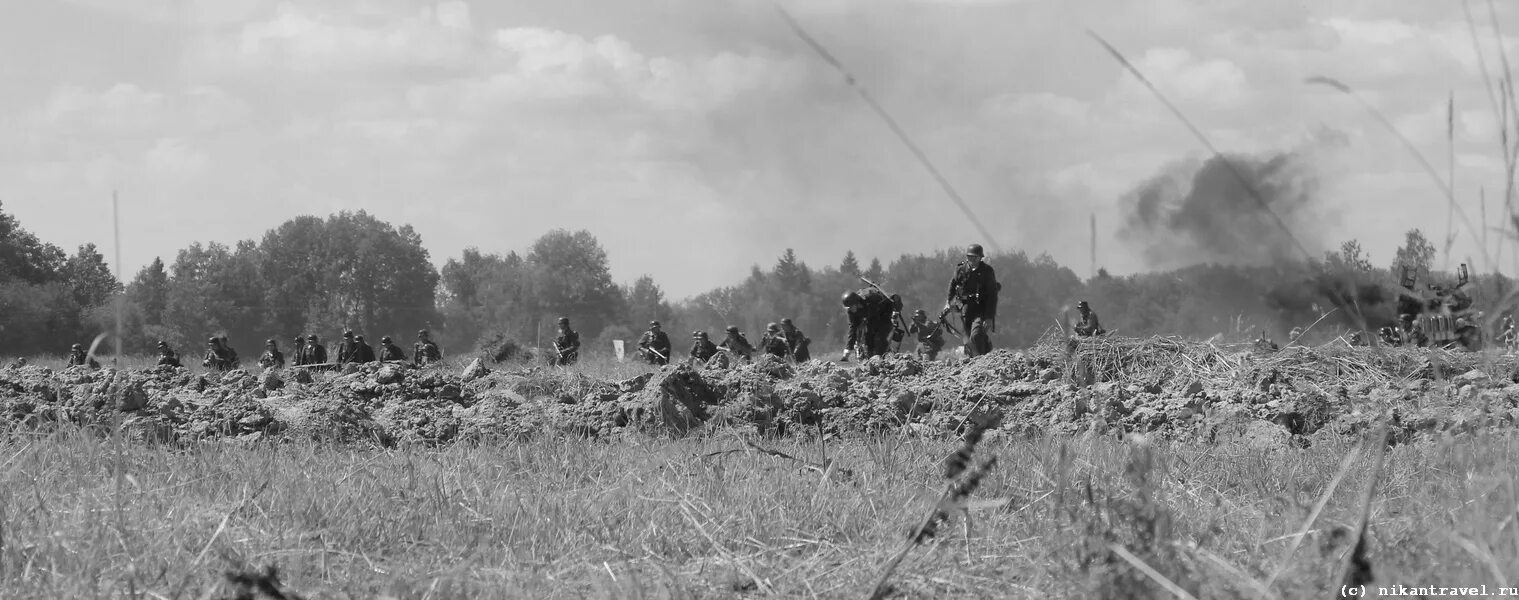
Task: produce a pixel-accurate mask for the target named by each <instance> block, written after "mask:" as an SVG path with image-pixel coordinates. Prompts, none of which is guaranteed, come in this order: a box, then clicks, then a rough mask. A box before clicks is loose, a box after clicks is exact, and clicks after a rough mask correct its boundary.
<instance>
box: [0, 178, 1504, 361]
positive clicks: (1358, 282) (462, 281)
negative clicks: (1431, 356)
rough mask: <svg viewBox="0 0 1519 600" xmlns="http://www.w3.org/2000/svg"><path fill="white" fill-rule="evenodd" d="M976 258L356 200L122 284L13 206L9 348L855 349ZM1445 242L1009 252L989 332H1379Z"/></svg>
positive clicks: (92, 250)
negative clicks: (747, 249)
mask: <svg viewBox="0 0 1519 600" xmlns="http://www.w3.org/2000/svg"><path fill="white" fill-rule="evenodd" d="M0 209H3V207H0ZM963 254H964V251H963V249H962V248H957V247H954V248H947V249H944V250H940V251H937V252H934V253H929V254H915V255H909V254H904V255H901V256H899V257H898V258H896V259H895V260H892V261H891V262H890V263H885V264H883V263H882V262H881V261H880V260H879V259H875V258H873V259H871V260H870V261H869V262H868V263H866V264H862V262H861V260H860V258H859V257H857V256H856V255H855V254H854V253H853V252H847V253H846V254H845V255H844V256H843V257H842V258H841V259H840V260H839V263H838V264H836V265H825V266H822V267H813V266H811V265H808V264H807V263H805V262H803V261H802V260H800V259H799V258H798V257H797V256H796V253H795V252H794V251H793V250H791V249H786V250H784V251H782V252H781V253H780V255H779V256H778V257H777V258H776V259H775V261H774V262H773V263H771V264H768V265H765V266H761V265H759V264H755V265H752V266H751V267H750V269H749V273H748V275H747V277H746V278H744V279H743V280H741V281H739V282H738V283H736V284H732V285H728V286H723V287H717V288H714V289H712V290H710V291H707V292H705V293H702V294H699V295H696V296H695V297H692V298H690V299H687V300H684V301H679V302H674V301H671V300H670V299H668V298H667V297H666V296H665V293H664V291H663V290H662V289H661V288H660V286H659V285H658V284H657V283H656V282H655V281H654V279H653V278H652V277H649V276H647V275H645V276H642V277H639V278H638V279H636V280H635V281H634V282H633V283H632V284H622V285H620V284H618V283H616V282H614V281H613V278H612V275H611V272H610V270H609V267H608V257H607V253H606V250H605V249H604V248H603V247H602V246H601V244H600V243H599V242H598V241H597V240H596V238H595V237H594V236H592V235H591V234H590V233H589V232H586V231H567V230H555V231H550V232H548V233H546V234H544V235H543V236H542V237H540V238H538V239H537V240H535V241H533V242H532V243H531V244H530V245H528V246H527V247H525V248H523V249H522V252H521V253H519V252H517V251H511V252H508V253H506V254H505V255H502V254H487V253H482V252H480V251H479V250H477V249H474V248H471V249H467V250H465V251H464V252H463V253H462V254H461V255H460V256H458V257H455V258H450V259H448V260H447V261H446V262H445V264H444V265H443V267H442V268H441V269H437V268H435V267H434V266H433V263H432V259H431V257H430V255H429V253H428V251H427V249H426V248H425V247H424V246H423V242H422V239H421V236H419V235H418V234H417V233H416V231H414V230H413V229H412V228H411V227H410V226H409V225H403V226H400V227H396V226H394V225H392V224H389V223H386V222H384V221H381V220H379V219H376V218H375V217H373V216H371V215H369V214H367V213H366V212H364V211H358V212H346V211H345V212H340V213H337V214H334V215H330V216H328V217H326V218H318V217H314V216H301V217H296V218H294V219H291V220H289V221H286V222H285V223H284V224H282V225H280V226H279V227H277V228H275V229H272V230H270V231H268V232H266V233H265V234H264V236H263V238H262V239H260V240H257V241H254V240H244V241H240V242H237V243H235V244H234V245H232V246H227V245H224V244H221V243H217V242H208V243H205V244H201V243H199V242H197V243H192V244H190V246H188V247H186V248H184V249H182V250H180V251H179V252H178V254H177V255H176V256H174V257H173V260H172V262H167V263H166V262H165V261H164V260H162V258H159V259H155V260H154V261H153V262H152V263H150V264H149V265H147V266H146V267H143V268H142V269H141V270H140V271H138V272H137V273H136V274H135V276H133V277H132V279H131V281H130V282H128V283H126V284H125V285H123V283H122V282H120V281H118V280H117V279H116V277H115V275H113V273H112V270H111V269H110V268H109V266H108V265H107V263H106V261H105V260H104V258H103V257H102V256H101V254H100V253H99V252H98V250H97V249H96V247H95V246H94V245H93V244H86V245H84V246H81V247H79V248H78V249H77V251H76V252H75V253H74V254H72V255H69V254H67V253H66V252H64V251H63V250H61V249H60V248H58V247H56V246H54V245H52V244H48V243H46V242H43V241H41V240H39V239H37V237H36V236H35V235H33V234H31V233H30V232H28V231H26V230H25V229H24V228H22V227H21V225H20V224H19V223H18V222H17V221H16V220H15V219H14V218H13V217H11V216H10V215H7V214H5V213H4V211H3V210H0V335H3V336H4V339H5V340H6V342H7V353H10V354H17V355H27V354H59V353H63V352H65V351H66V350H67V348H68V346H69V345H70V344H72V343H76V342H78V343H87V342H88V341H89V340H90V339H92V338H93V337H94V336H95V335H97V334H98V333H99V332H104V331H113V330H114V327H115V319H116V315H117V313H118V312H119V313H120V314H121V315H122V318H123V323H124V335H123V344H124V350H125V351H126V352H128V353H131V354H148V353H152V352H153V350H154V345H155V344H156V342H157V341H158V340H165V341H168V342H169V343H170V344H172V345H173V346H174V347H176V348H179V349H181V351H184V350H191V351H198V350H199V348H201V347H203V346H204V344H205V341H206V339H207V338H209V337H216V336H227V337H228V338H229V339H230V340H231V341H232V344H233V345H234V347H241V348H245V350H244V352H248V351H252V350H254V349H256V348H258V347H259V346H261V345H262V343H263V340H264V339H266V338H274V339H276V340H278V341H279V342H280V345H281V347H288V344H289V343H290V340H291V338H293V337H294V336H296V335H309V334H316V335H318V336H320V337H321V338H322V339H323V340H331V339H334V338H336V337H338V336H339V335H340V334H341V333H342V332H343V331H345V330H350V329H351V330H353V331H355V332H356V333H359V334H362V335H365V336H366V337H368V338H369V339H370V340H374V341H378V339H379V338H380V337H381V336H382V335H390V336H392V337H395V338H396V340H397V342H398V343H403V345H404V342H405V341H406V340H410V339H412V338H413V336H414V333H415V330H417V329H429V330H430V331H431V332H432V334H433V338H434V339H435V340H436V341H438V342H439V343H440V344H441V345H443V347H444V348H445V351H447V352H452V353H463V352H470V351H473V350H474V349H475V346H476V345H477V344H480V343H482V342H483V341H484V340H500V339H503V338H505V339H510V340H515V341H517V342H518V343H519V344H522V345H527V346H536V347H544V346H547V345H548V344H549V342H550V340H551V339H552V338H553V336H554V335H555V324H554V323H555V320H556V319H557V318H558V317H560V316H566V317H569V318H570V319H572V321H573V323H574V326H575V329H576V330H577V331H579V332H580V334H581V336H582V339H583V340H585V341H586V342H587V344H586V352H588V353H597V352H611V348H612V344H611V340H616V339H620V340H628V341H632V340H636V339H637V338H638V336H639V334H640V333H641V332H642V331H643V330H644V329H645V328H646V326H647V323H648V322H649V321H651V320H657V321H660V322H661V323H662V324H663V326H664V329H665V330H666V331H667V332H670V334H671V335H672V336H674V338H675V339H674V340H673V341H675V342H676V344H677V347H683V346H684V340H685V337H686V335H687V334H688V333H689V332H690V331H692V330H698V329H699V330H704V331H707V332H709V333H710V334H714V335H719V336H720V332H721V330H722V329H723V328H724V327H726V326H729V325H735V326H738V327H739V328H740V329H741V330H743V331H744V332H746V333H747V334H748V335H749V336H751V337H757V336H758V335H759V333H760V332H762V331H763V330H764V328H765V325H766V324H768V323H770V322H778V321H780V320H781V319H782V318H790V319H792V320H793V322H794V323H795V324H796V325H797V326H798V327H799V328H800V329H802V331H803V332H805V333H806V334H807V335H808V337H810V338H812V340H813V341H814V344H813V346H814V348H817V349H820V350H823V349H831V348H841V347H842V345H843V341H844V339H845V337H846V336H847V327H848V325H847V320H846V317H845V314H844V311H843V310H842V308H841V306H840V304H839V297H840V295H841V294H842V293H843V292H845V291H848V290H855V289H860V288H863V287H866V285H867V284H866V283H865V280H866V279H868V280H870V281H872V282H875V283H877V284H879V285H880V286H881V287H882V288H884V289H885V290H886V291H887V292H888V293H894V294H899V295H900V296H901V297H902V299H903V303H904V306H905V310H904V313H905V315H904V316H908V317H910V316H911V313H912V311H913V310H915V309H920V308H921V309H923V310H924V311H926V312H927V313H928V314H929V317H930V318H931V319H932V318H936V317H937V316H938V312H939V309H940V308H941V307H942V306H943V305H944V299H945V295H946V292H947V285H948V282H949V279H950V277H951V276H952V274H953V272H954V267H955V265H956V263H958V262H960V261H961V260H963ZM1436 256H1437V253H1436V250H1435V248H1434V246H1433V245H1432V244H1431V243H1430V242H1429V241H1428V240H1427V239H1426V238H1425V237H1424V235H1423V234H1422V233H1421V232H1419V231H1418V230H1412V231H1409V232H1408V233H1407V236H1406V240H1405V244H1404V245H1403V246H1402V247H1400V248H1397V249H1396V250H1395V252H1394V254H1393V257H1392V261H1391V262H1390V263H1389V265H1388V266H1387V267H1376V266H1374V265H1373V263H1372V262H1371V259H1370V258H1369V256H1368V255H1367V253H1366V252H1365V251H1364V250H1363V249H1362V248H1361V247H1360V245H1359V244H1358V243H1357V242H1355V241H1349V242H1345V243H1344V244H1343V245H1342V246H1341V248H1340V249H1339V251H1337V252H1331V253H1327V254H1326V255H1325V256H1324V257H1322V258H1321V259H1317V260H1311V261H1306V262H1302V263H1293V264H1284V265H1275V266H1255V267H1245V266H1227V265H1217V264H1205V265H1198V266H1193V267H1187V268H1184V269H1179V270H1175V271H1167V272H1153V273H1142V274H1136V275H1129V276H1113V275H1110V274H1108V273H1107V272H1106V271H1099V272H1098V273H1097V274H1095V275H1094V276H1092V277H1089V278H1087V279H1082V278H1081V277H1079V276H1078V275H1076V273H1075V272H1073V271H1072V270H1071V269H1069V268H1067V267H1065V266H1062V265H1060V264H1059V263H1057V262H1056V261H1055V260H1054V259H1052V258H1051V257H1050V256H1048V255H1047V254H1040V255H1034V256H1031V255H1029V254H1027V253H1025V252H1021V251H1015V252H1008V253H1002V254H996V255H992V256H988V257H987V262H988V263H989V264H991V265H992V266H993V267H994V268H995V269H996V272H997V277H998V280H999V281H1000V282H1001V283H1002V285H1003V288H1002V292H1001V297H1000V299H999V310H998V317H997V323H996V331H995V333H993V334H992V341H993V344H994V345H995V346H997V347H1023V346H1028V345H1030V344H1033V343H1035V342H1036V341H1038V340H1039V339H1040V338H1041V337H1042V336H1044V335H1047V334H1049V333H1051V332H1052V331H1055V330H1057V329H1058V328H1060V327H1064V326H1068V325H1069V323H1070V322H1071V321H1072V320H1074V319H1075V318H1076V316H1075V314H1074V307H1075V304H1076V302H1078V301H1080V300H1087V301H1088V302H1090V303H1091V306H1092V307H1093V309H1095V310H1096V311H1097V312H1098V314H1099V316H1100V317H1101V319H1102V322H1103V325H1104V327H1105V328H1107V329H1108V330H1110V331H1114V332H1116V333H1118V334H1119V335H1134V336H1143V335H1151V334H1162V335H1181V336H1189V337H1212V336H1215V335H1218V334H1223V335H1225V336H1226V337H1230V338H1233V339H1243V338H1245V337H1248V336H1254V335H1256V334H1258V333H1259V332H1261V331H1265V332H1266V333H1268V335H1271V336H1274V337H1282V336H1285V331H1286V329H1288V328H1291V327H1293V326H1307V325H1308V324H1309V323H1312V322H1315V321H1319V320H1320V318H1321V317H1323V319H1322V322H1321V323H1320V325H1318V327H1317V329H1318V330H1319V331H1320V332H1321V335H1332V334H1334V333H1336V332H1342V331H1344V330H1345V329H1347V328H1355V327H1360V326H1361V325H1362V324H1364V325H1366V326H1367V327H1369V328H1371V329H1373V330H1374V329H1375V328H1376V327H1379V326H1381V325H1385V324H1390V323H1392V322H1393V320H1395V319H1396V317H1397V315H1396V314H1394V312H1395V307H1396V295H1395V291H1396V289H1397V287H1396V286H1397V283H1398V275H1399V274H1400V273H1401V272H1402V269H1403V268H1404V267H1408V268H1411V269H1414V270H1415V271H1417V273H1418V274H1419V287H1420V288H1421V289H1422V288H1423V287H1424V286H1425V284H1426V283H1428V282H1436V281H1440V282H1445V283H1447V284H1449V283H1451V282H1452V281H1451V280H1452V279H1453V278H1452V276H1451V275H1450V274H1448V273H1444V272H1441V271H1437V270H1436V269H1435V268H1434V261H1435V258H1436ZM862 278H863V279H862ZM1472 287H1473V288H1475V292H1474V295H1475V296H1476V297H1477V299H1478V302H1479V307H1481V308H1485V309H1488V310H1492V309H1494V308H1495V307H1496V305H1495V304H1494V303H1495V302H1496V301H1497V300H1498V299H1500V298H1502V297H1503V296H1504V294H1506V293H1508V292H1509V291H1511V290H1512V289H1513V285H1512V282H1511V281H1510V280H1508V279H1507V278H1505V277H1502V276H1497V275H1482V276H1475V277H1474V281H1473V286H1472ZM1325 315H1328V316H1327V317H1326V316H1325ZM949 341H950V343H951V344H955V343H957V342H956V341H955V340H953V339H950V340H949Z"/></svg>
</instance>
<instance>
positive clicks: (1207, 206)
mask: <svg viewBox="0 0 1519 600" xmlns="http://www.w3.org/2000/svg"><path fill="white" fill-rule="evenodd" d="M1229 162H1230V163H1232V165H1233V167H1234V169H1235V170H1238V171H1239V174H1240V175H1243V176H1244V179H1246V180H1247V181H1249V182H1250V184H1251V187H1253V188H1254V189H1255V191H1256V192H1258V193H1259V194H1260V196H1261V197H1262V198H1264V199H1265V201H1266V206H1267V207H1269V209H1270V212H1268V211H1267V208H1265V207H1263V206H1262V204H1261V202H1260V201H1259V200H1257V199H1256V197H1255V196H1252V195H1251V194H1250V192H1249V191H1248V190H1247V189H1246V188H1245V187H1244V186H1243V185H1241V183H1240V181H1239V177H1237V176H1236V175H1235V173H1234V172H1233V171H1231V169H1230V165H1229V164H1227V163H1225V162H1224V161H1223V160H1222V159H1220V158H1218V157H1213V158H1209V159H1208V160H1206V161H1203V162H1201V163H1199V162H1197V161H1186V162H1182V163H1178V164H1174V165H1171V166H1170V167H1168V168H1166V169H1165V170H1164V171H1163V172H1162V173H1161V174H1159V175H1157V176H1155V177H1153V178H1151V179H1150V180H1148V181H1146V182H1144V183H1142V184H1140V185H1139V186H1138V187H1137V188H1135V189H1134V190H1132V191H1130V192H1129V193H1128V194H1126V195H1125V196H1124V197H1123V198H1122V200H1121V206H1122V208H1123V211H1124V226H1123V228H1122V229H1120V230H1119V232H1118V237H1119V239H1120V241H1123V242H1125V243H1128V244H1130V245H1132V246H1135V247H1136V248H1137V249H1138V250H1139V251H1140V252H1141V253H1142V254H1143V256H1144V257H1145V260H1146V262H1147V263H1148V265H1149V266H1150V267H1151V268H1155V269H1176V268H1180V267H1185V266H1189V265H1195V264H1204V263H1213V264H1222V265H1232V266H1268V265H1281V264H1284V263H1300V262H1303V261H1304V260H1305V259H1306V258H1307V257H1305V256H1304V255H1303V250H1302V249H1299V247H1298V244H1299V243H1300V244H1302V246H1303V247H1304V248H1305V249H1306V250H1307V251H1308V252H1310V253H1312V255H1313V256H1314V257H1318V256H1321V255H1322V253H1323V251H1324V250H1325V248H1326V244H1325V243H1324V237H1325V234H1326V233H1327V232H1326V230H1325V226H1324V224H1325V222H1326V220H1327V219H1326V217H1327V216H1328V214H1327V210H1326V208H1327V207H1325V206H1324V203H1323V202H1321V201H1320V200H1319V198H1318V192H1319V188H1320V186H1319V178H1318V174H1317V169H1316V166H1315V163H1314V159H1313V158H1312V153H1309V152H1302V151H1291V152H1282V153H1277V154H1274V155H1269V156H1245V155H1233V156H1229ZM1271 213H1275V215H1276V217H1277V218H1280V219H1281V221H1282V222H1283V223H1285V224H1286V226H1287V227H1286V229H1285V230H1284V229H1283V228H1282V227H1281V226H1280V225H1278V224H1277V222H1276V220H1275V219H1273V218H1272V215H1271ZM1289 231H1290V233H1289ZM1294 238H1296V240H1297V242H1296V243H1294V241H1293V239H1294Z"/></svg>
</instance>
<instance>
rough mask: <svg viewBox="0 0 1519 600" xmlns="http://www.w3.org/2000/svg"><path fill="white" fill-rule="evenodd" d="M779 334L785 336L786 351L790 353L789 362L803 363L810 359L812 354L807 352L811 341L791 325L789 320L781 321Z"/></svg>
mask: <svg viewBox="0 0 1519 600" xmlns="http://www.w3.org/2000/svg"><path fill="white" fill-rule="evenodd" d="M781 332H782V333H784V334H786V349H787V351H788V352H790V353H791V360H794V361H796V362H797V363H804V362H807V361H808V360H811V359H812V353H811V352H809V351H808V350H807V346H808V345H809V344H811V343H812V340H810V339H807V336H806V335H805V334H803V333H802V330H800V329H797V328H796V325H794V324H792V323H791V318H789V317H788V318H785V319H781Z"/></svg>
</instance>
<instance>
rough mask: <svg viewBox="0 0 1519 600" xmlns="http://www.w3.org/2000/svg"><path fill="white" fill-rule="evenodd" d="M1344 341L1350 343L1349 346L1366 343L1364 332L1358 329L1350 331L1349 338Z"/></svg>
mask: <svg viewBox="0 0 1519 600" xmlns="http://www.w3.org/2000/svg"><path fill="white" fill-rule="evenodd" d="M1346 343H1348V344H1350V345H1351V346H1365V345H1366V334H1365V332H1362V331H1361V330H1359V329H1357V330H1355V331H1352V332H1350V339H1348V340H1346Z"/></svg>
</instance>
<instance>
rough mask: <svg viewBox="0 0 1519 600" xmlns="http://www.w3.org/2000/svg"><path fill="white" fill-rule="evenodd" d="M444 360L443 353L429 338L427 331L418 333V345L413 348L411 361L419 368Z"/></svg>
mask: <svg viewBox="0 0 1519 600" xmlns="http://www.w3.org/2000/svg"><path fill="white" fill-rule="evenodd" d="M442 360H443V351H442V350H439V349H438V345H437V344H435V343H433V341H432V338H431V337H428V334H427V330H426V329H421V330H418V331H417V343H415V344H412V346H411V361H412V363H413V364H415V365H417V366H419V367H425V366H427V365H430V364H433V363H436V362H440V361H442Z"/></svg>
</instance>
